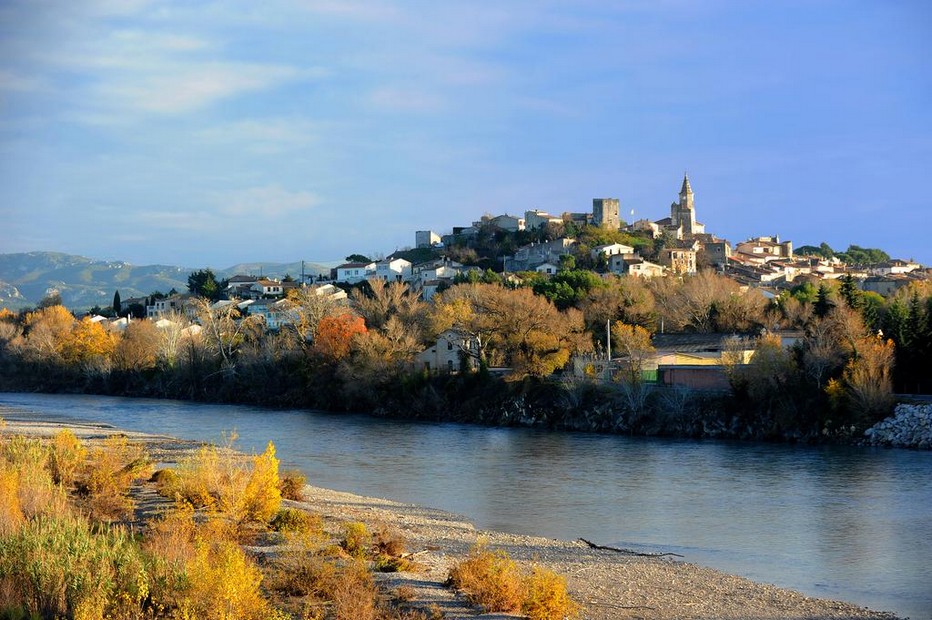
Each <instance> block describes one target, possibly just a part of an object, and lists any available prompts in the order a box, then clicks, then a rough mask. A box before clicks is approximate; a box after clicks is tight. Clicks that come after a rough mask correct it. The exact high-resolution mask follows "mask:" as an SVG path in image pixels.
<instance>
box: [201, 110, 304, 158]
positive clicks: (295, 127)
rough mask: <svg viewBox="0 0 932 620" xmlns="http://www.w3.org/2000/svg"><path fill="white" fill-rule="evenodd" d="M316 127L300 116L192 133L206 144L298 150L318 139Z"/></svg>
mask: <svg viewBox="0 0 932 620" xmlns="http://www.w3.org/2000/svg"><path fill="white" fill-rule="evenodd" d="M317 132H318V127H317V125H315V124H314V123H312V122H310V121H308V120H307V119H302V118H254V119H246V120H241V121H236V122H232V123H225V124H221V125H214V126H212V127H208V128H205V129H202V130H200V131H198V132H197V133H196V134H195V136H196V137H197V138H198V139H200V141H202V142H204V143H207V144H216V145H227V146H236V148H239V149H245V150H248V151H251V152H254V153H262V154H270V153H280V152H283V151H288V150H292V149H299V148H302V147H305V146H307V145H309V144H312V143H313V142H315V141H316V139H317Z"/></svg>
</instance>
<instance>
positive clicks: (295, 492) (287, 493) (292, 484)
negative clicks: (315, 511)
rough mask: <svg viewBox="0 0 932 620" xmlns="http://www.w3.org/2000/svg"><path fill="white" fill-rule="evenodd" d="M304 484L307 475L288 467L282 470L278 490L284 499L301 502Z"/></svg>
mask: <svg viewBox="0 0 932 620" xmlns="http://www.w3.org/2000/svg"><path fill="white" fill-rule="evenodd" d="M306 484H307V476H305V475H304V474H303V473H302V472H301V471H299V470H297V469H288V470H285V471H283V472H282V475H281V482H280V483H279V490H280V491H281V494H282V497H283V498H284V499H292V500H294V501H296V502H301V501H304V485H306Z"/></svg>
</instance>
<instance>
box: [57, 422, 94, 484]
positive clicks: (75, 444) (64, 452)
mask: <svg viewBox="0 0 932 620" xmlns="http://www.w3.org/2000/svg"><path fill="white" fill-rule="evenodd" d="M86 458H87V449H85V448H84V446H82V445H81V441H80V440H79V439H78V438H77V437H76V436H75V434H74V433H72V432H71V431H69V430H68V429H63V430H61V431H59V432H58V434H56V435H55V437H54V438H53V439H52V444H51V446H49V469H50V471H51V473H52V480H53V481H54V482H55V483H56V484H60V485H62V486H64V487H66V488H67V487H70V486H71V484H72V483H73V482H74V479H75V475H76V474H77V472H78V469H79V468H80V467H81V465H82V464H83V463H84V460H85V459H86Z"/></svg>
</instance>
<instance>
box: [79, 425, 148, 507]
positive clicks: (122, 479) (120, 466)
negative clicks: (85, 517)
mask: <svg viewBox="0 0 932 620" xmlns="http://www.w3.org/2000/svg"><path fill="white" fill-rule="evenodd" d="M150 468H151V463H150V461H149V457H148V455H147V454H146V453H145V451H144V450H143V449H142V447H141V446H139V445H135V444H130V443H129V442H127V440H126V437H123V436H118V435H114V436H111V437H108V438H107V439H105V440H104V443H103V446H102V447H99V448H95V449H94V450H93V451H92V452H91V456H90V462H89V463H88V464H87V466H86V467H85V474H84V480H83V482H82V485H81V486H83V488H84V489H85V490H86V491H87V505H88V509H89V511H90V514H91V516H92V517H94V518H96V519H111V518H113V517H122V516H124V515H126V514H128V513H129V512H130V511H131V510H132V509H133V501H132V499H131V498H130V497H129V488H130V486H131V485H132V484H133V481H135V480H136V479H138V478H142V477H148V472H149V470H150Z"/></svg>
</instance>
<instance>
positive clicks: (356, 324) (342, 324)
mask: <svg viewBox="0 0 932 620" xmlns="http://www.w3.org/2000/svg"><path fill="white" fill-rule="evenodd" d="M366 331H367V330H366V322H365V321H364V320H363V318H362V317H361V316H357V315H355V314H352V313H350V312H344V313H343V314H339V315H336V316H326V317H324V318H322V319H321V320H320V324H319V325H318V327H317V338H316V339H315V340H314V345H313V347H312V351H314V353H316V354H317V355H319V356H321V357H322V358H324V359H325V360H327V361H330V362H337V361H339V360H341V359H343V358H344V357H346V356H347V354H349V352H350V348H351V346H352V344H353V337H354V336H356V335H361V334H365V333H366Z"/></svg>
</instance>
